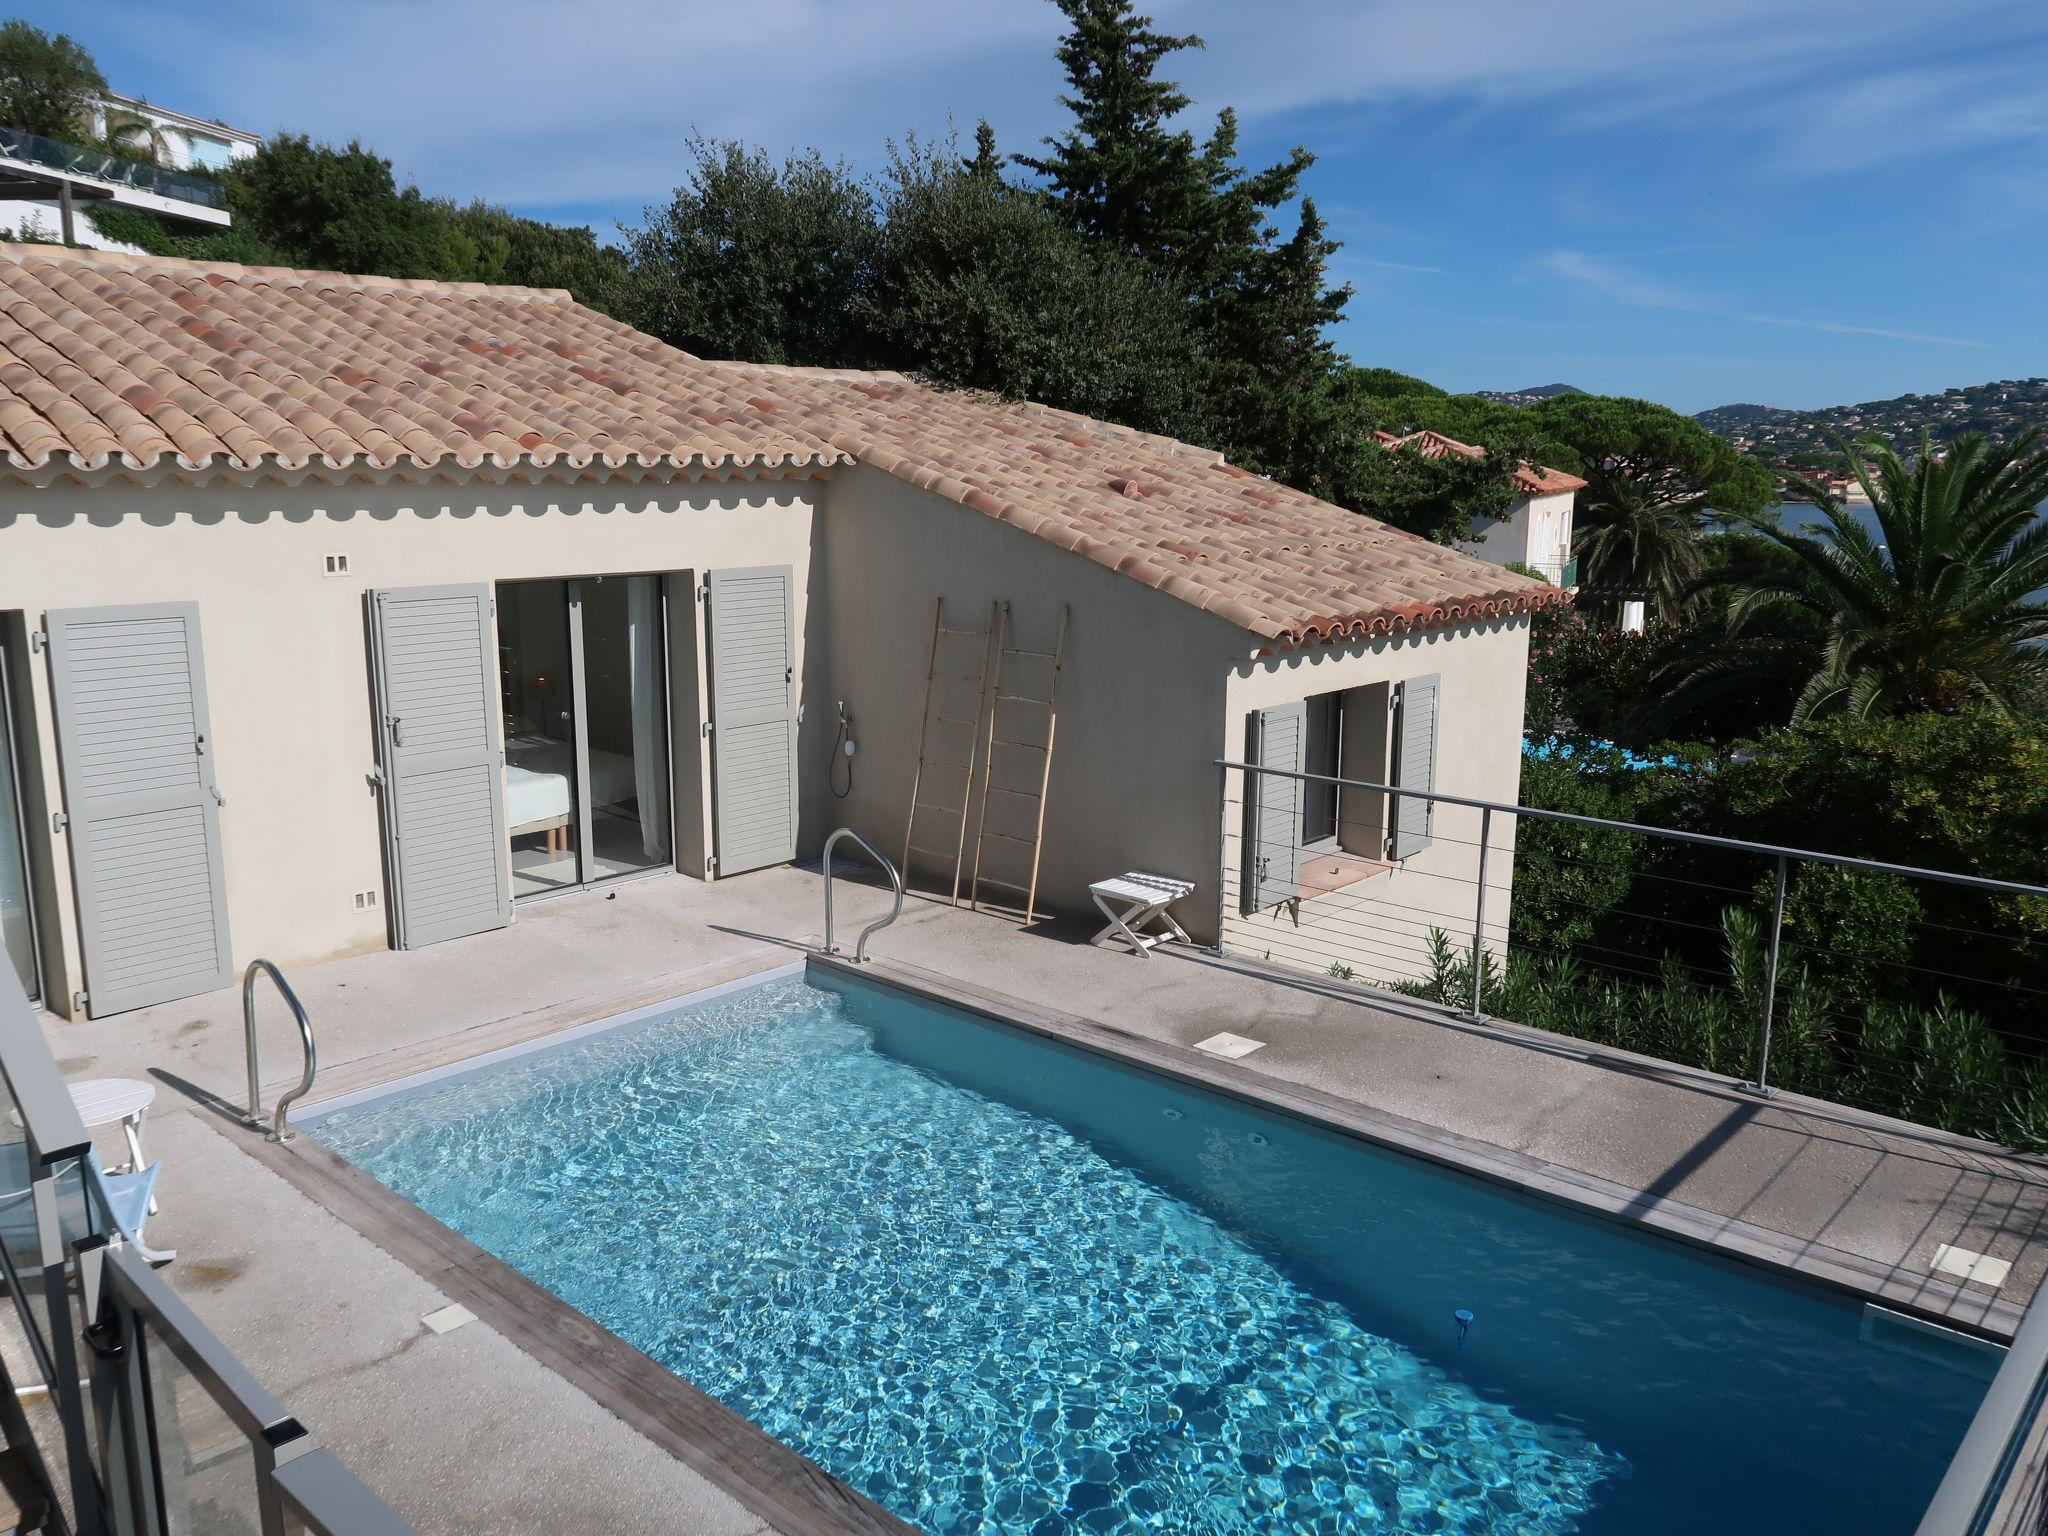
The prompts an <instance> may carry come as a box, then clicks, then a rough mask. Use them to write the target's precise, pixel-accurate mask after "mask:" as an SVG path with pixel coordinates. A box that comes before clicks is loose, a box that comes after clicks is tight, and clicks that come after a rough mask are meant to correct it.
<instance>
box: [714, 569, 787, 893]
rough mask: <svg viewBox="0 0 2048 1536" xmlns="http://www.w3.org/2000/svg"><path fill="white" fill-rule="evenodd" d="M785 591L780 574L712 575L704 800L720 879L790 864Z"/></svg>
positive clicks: (767, 571)
mask: <svg viewBox="0 0 2048 1536" xmlns="http://www.w3.org/2000/svg"><path fill="white" fill-rule="evenodd" d="M792 585H793V583H792V580H791V574H790V568H789V567H788V566H786V565H780V566H765V567H760V568H757V569H748V570H731V571H713V572H712V573H711V579H710V587H711V603H710V613H709V623H710V633H711V644H710V653H711V797H712V823H713V828H714V831H715V833H716V837H717V847H716V848H715V850H714V852H715V854H716V857H717V859H718V873H719V874H720V875H721V876H724V875H737V874H741V873H743V872H744V871H746V870H750V869H760V868H762V867H763V866H765V865H769V864H786V863H788V862H789V861H790V860H791V859H793V858H795V857H796V625H795V615H794V612H793V601H792V598H793V594H792Z"/></svg>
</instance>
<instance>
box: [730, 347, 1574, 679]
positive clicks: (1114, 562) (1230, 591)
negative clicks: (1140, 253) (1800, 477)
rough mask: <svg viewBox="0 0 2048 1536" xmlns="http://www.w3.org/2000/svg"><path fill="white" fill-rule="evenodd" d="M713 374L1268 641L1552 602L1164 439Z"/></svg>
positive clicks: (783, 377) (964, 406)
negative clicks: (742, 381)
mask: <svg viewBox="0 0 2048 1536" xmlns="http://www.w3.org/2000/svg"><path fill="white" fill-rule="evenodd" d="M713 366H714V367H715V369H716V371H718V372H720V373H723V374H725V375H727V376H728V377H731V378H734V379H738V380H744V381H745V383H746V387H747V388H748V389H750V390H752V391H755V392H757V393H758V394H759V395H761V396H762V397H764V398H767V399H770V400H773V401H775V402H777V403H778V404H783V405H786V407H787V408H788V410H789V411H790V412H791V414H794V415H798V416H799V417H800V418H801V419H802V420H803V422H804V423H805V424H806V425H807V426H809V427H810V428H811V429H812V430H813V431H815V432H817V433H818V434H819V435H820V436H821V437H824V438H826V439H827V440H828V441H830V442H832V443H833V444H835V445H836V446H838V447H841V448H844V449H846V450H847V451H848V452H849V453H851V454H853V456H854V457H855V458H857V459H858V460H859V461H860V462H861V463H863V464H870V465H873V466H875V467H876V468H878V469H883V470H886V471H888V472H889V473H891V474H894V475H896V476H898V477H900V478H902V479H904V480H908V481H909V482H910V483H911V484H913V485H917V486H920V487H922V488H924V489H926V490H929V491H932V492H934V493H936V494H938V495H941V496H944V497H947V498H948V499H950V500H952V501H956V502H959V503H960V504H961V505H962V506H964V507H968V508H970V509H971V510H973V511H976V512H980V513H983V514H985V515H986V516H989V517H993V518H997V519H999V520H1000V521H1003V522H1006V523H1010V524H1012V525H1014V526H1016V527H1018V528H1021V529H1024V530H1025V531H1026V532H1028V533H1032V534H1035V535H1037V536H1038V537H1039V538H1042V539H1046V540H1049V541H1050V542H1052V543H1054V544H1057V545H1059V546H1060V547H1061V548H1062V549H1068V550H1072V551H1073V552H1075V553H1076V554H1080V555H1084V556H1086V557H1087V558H1088V559H1090V560H1093V561H1094V562H1096V563H1097V564H1098V565H1104V566H1108V567H1109V568H1110V569H1112V570H1115V571H1119V572H1122V573H1123V574H1124V575H1126V576H1129V577H1131V578H1133V579H1134V580H1137V581H1141V582H1143V583H1145V585H1147V586H1149V587H1156V588H1158V589H1159V590H1160V591H1162V592H1165V593H1168V594H1169V595H1171V596H1173V597H1177V598H1180V599H1181V600H1183V601H1185V602H1189V603H1192V604H1194V605H1195V606H1196V607H1197V608H1202V609H1206V610H1207V611H1209V612H1211V613H1214V614H1216V615H1217V616H1218V617H1220V618H1223V619H1226V620H1228V621H1229V622H1230V623H1232V624H1235V625H1237V626H1239V627H1240V628H1242V629H1247V630H1250V631H1251V632H1252V633H1253V634H1255V635H1259V636H1261V637H1263V638H1265V639H1268V640H1273V641H1279V642H1296V641H1309V640H1327V639H1341V638H1346V637H1356V636H1368V635H1383V634H1388V633H1393V632H1396V631H1400V630H1408V629H1425V628H1432V627H1436V626H1439V625H1445V624H1458V623H1467V622H1472V621H1476V620H1482V619H1487V618H1495V617H1500V616H1503V615H1507V614H1513V613H1526V612H1528V611H1529V610H1530V609H1532V608H1535V607H1541V606H1545V605H1548V604H1550V603H1554V602H1561V601H1564V600H1565V598H1564V594H1562V593H1561V592H1559V591H1558V590H1557V589H1556V588H1554V587H1550V586H1547V585H1545V584H1544V583H1542V582H1540V581H1534V580H1531V579H1529V578H1528V577H1524V576H1517V575H1515V574H1513V573H1512V572H1510V571H1507V570H1504V569H1502V568H1501V567H1500V566H1497V565H1491V564H1488V563H1487V562H1485V561H1483V560H1479V559H1476V558H1474V557H1473V556H1470V555H1466V554H1461V553H1460V552H1458V551H1457V550H1453V549H1447V548H1445V547H1444V546H1443V545H1441V544H1432V543H1430V542H1429V541H1428V540H1426V539H1421V538H1418V537H1416V536H1415V535H1414V534H1411V533H1404V532H1402V531H1401V530H1400V529H1398V528H1391V527H1389V526H1387V525H1386V524H1385V523H1381V522H1377V521H1375V520H1374V519H1372V518H1370V517H1363V516H1360V515H1359V514H1358V513H1355V512H1347V511H1345V510H1344V509H1343V508H1342V507H1338V506H1335V505H1333V504H1332V503H1330V502H1327V501H1323V500H1321V499H1320V498H1318V497H1315V496H1310V495H1307V494H1305V493H1303V492H1301V491H1296V490H1291V489H1289V488H1288V487H1286V486H1284V485H1278V484H1276V483H1274V482H1273V481H1271V480H1267V479H1265V478H1263V477H1262V476H1259V475H1254V474H1250V473H1248V472H1247V471H1245V470H1242V469H1238V468H1236V467H1235V466H1234V465H1230V464H1226V463H1224V462H1223V460H1222V458H1221V457H1220V456H1219V455H1218V454H1216V453H1215V452H1214V451H1212V450H1208V449H1202V448H1195V447H1191V446H1190V445H1188V444H1186V443H1179V442H1175V441H1173V440H1172V439H1170V438H1163V437H1153V436H1150V435H1148V434H1146V433H1142V432H1134V431H1131V430H1130V429H1128V428H1125V427H1116V426H1110V425H1108V424H1106V423H1104V422H1099V421H1093V420H1090V419H1089V418H1087V417H1085V416H1075V415H1072V414H1070V413H1068V412H1065V411H1056V410H1053V409H1051V408H1049V407H1046V406H1040V405H1030V404H1025V403H1021V402H1017V401H1009V400H1002V399H998V398H996V397H993V396H990V395H984V394H979V393H974V392H969V391H958V390H940V389H934V388H932V387H930V386H928V385H925V384H920V383H917V382H915V381H913V380H911V379H908V378H905V377H903V376H902V375H900V374H888V373H872V374H850V373H846V372H843V371H839V370H832V369H800V368H772V367H765V366H760V365H751V364H739V363H722V364H717V365H713Z"/></svg>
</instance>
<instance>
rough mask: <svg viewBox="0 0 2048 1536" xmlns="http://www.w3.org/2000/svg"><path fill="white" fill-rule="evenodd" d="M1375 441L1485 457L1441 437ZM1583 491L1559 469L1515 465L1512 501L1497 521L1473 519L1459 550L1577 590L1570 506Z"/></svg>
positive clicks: (1431, 454) (1378, 435) (1436, 454)
mask: <svg viewBox="0 0 2048 1536" xmlns="http://www.w3.org/2000/svg"><path fill="white" fill-rule="evenodd" d="M1373 437H1374V438H1375V439H1376V440H1377V441H1378V442H1379V444H1380V446H1381V447H1383V448H1389V449H1405V450H1407V451H1409V452H1411V453H1419V454H1421V455H1422V456H1423V457H1424V458H1430V459H1437V458H1442V457H1444V456H1445V455H1446V454H1456V455H1458V456H1459V457H1460V458H1467V459H1483V458H1485V457H1486V450H1485V449H1484V448H1480V447H1477V446H1476V445H1474V444H1472V443H1461V442H1459V441H1458V440H1457V439H1456V438H1454V437H1446V436H1444V435H1443V433H1441V432H1429V431H1423V432H1410V433H1409V434H1408V435H1407V436H1406V437H1396V436H1395V435H1394V434H1393V433H1391V432H1375V433H1374V434H1373ZM1585 488H1586V482H1585V481H1583V480H1581V479H1580V478H1579V477H1578V476H1577V475H1568V474H1566V473H1565V472H1564V471H1563V470H1561V469H1547V468H1545V467H1543V466H1542V465H1540V464H1517V465H1516V466H1515V491H1516V497H1515V500H1514V501H1513V502H1511V503H1510V504H1509V506H1508V509H1507V511H1505V512H1504V513H1502V514H1501V515H1500V516H1499V517H1475V518H1474V519H1473V520H1472V526H1471V529H1470V531H1469V536H1468V537H1467V538H1464V539H1461V540H1459V542H1458V548H1460V549H1462V550H1464V551H1465V553H1466V554H1468V555H1477V556H1478V557H1479V558H1480V559H1482V560H1486V561H1490V562H1492V563H1493V564H1494V565H1525V566H1527V567H1529V569H1530V570H1532V571H1535V572H1537V573H1539V574H1540V575H1541V576H1542V577H1543V579H1544V580H1545V581H1547V582H1549V583H1550V584H1551V585H1552V586H1554V587H1575V586H1577V585H1578V584H1579V569H1578V561H1577V560H1576V559H1575V558H1574V557H1573V555H1572V504H1573V502H1574V500H1575V499H1576V498H1577V496H1578V493H1579V492H1580V491H1583V490H1584V489H1585Z"/></svg>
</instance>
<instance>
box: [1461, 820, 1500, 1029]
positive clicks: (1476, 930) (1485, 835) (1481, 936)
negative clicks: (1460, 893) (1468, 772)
mask: <svg viewBox="0 0 2048 1536" xmlns="http://www.w3.org/2000/svg"><path fill="white" fill-rule="evenodd" d="M1492 841H1493V807H1492V806H1490V805H1488V806H1482V807H1480V810H1479V893H1478V897H1477V899H1476V900H1475V901H1474V902H1473V903H1472V1007H1471V1009H1470V1011H1469V1012H1467V1013H1466V1015H1465V1017H1466V1018H1467V1019H1469V1020H1470V1021H1471V1022H1473V1023H1475V1024H1476V1023H1478V1022H1479V1021H1480V1020H1481V1019H1483V1018H1485V1017H1486V1013H1485V1010H1484V1008H1483V1006H1482V1005H1483V1004H1484V1002H1485V1000H1486V995H1485V984H1486V850H1487V845H1488V844H1489V843H1491V842H1492Z"/></svg>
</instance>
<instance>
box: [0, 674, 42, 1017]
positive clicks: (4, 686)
mask: <svg viewBox="0 0 2048 1536" xmlns="http://www.w3.org/2000/svg"><path fill="white" fill-rule="evenodd" d="M12 681H13V680H12V679H11V678H10V677H9V676H8V675H7V648H6V643H5V640H4V639H0V949H4V950H5V951H6V952H7V958H8V960H9V961H10V962H12V964H13V967H14V974H15V975H16V976H17V977H19V978H20V980H21V989H22V990H23V991H24V992H26V993H27V994H28V995H29V996H30V997H31V998H34V997H36V996H38V995H39V991H38V987H37V985H36V981H37V970H36V922H35V913H34V911H33V910H31V908H30V906H29V893H28V843H27V837H26V830H25V827H24V824H23V820H22V811H21V755H20V752H19V750H18V748H17V746H16V741H15V729H14V719H15V717H14V693H13V688H12Z"/></svg>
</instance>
